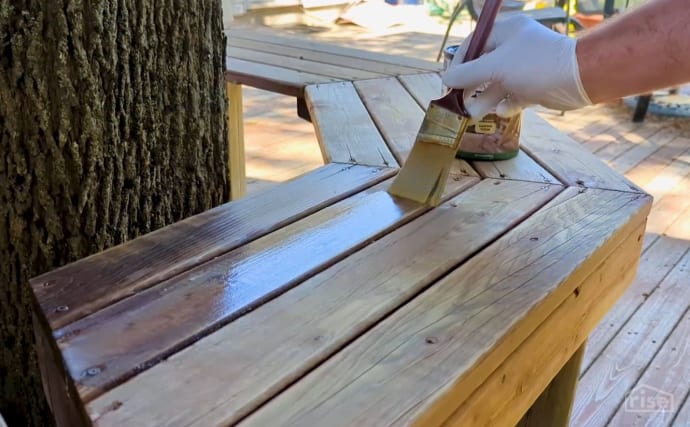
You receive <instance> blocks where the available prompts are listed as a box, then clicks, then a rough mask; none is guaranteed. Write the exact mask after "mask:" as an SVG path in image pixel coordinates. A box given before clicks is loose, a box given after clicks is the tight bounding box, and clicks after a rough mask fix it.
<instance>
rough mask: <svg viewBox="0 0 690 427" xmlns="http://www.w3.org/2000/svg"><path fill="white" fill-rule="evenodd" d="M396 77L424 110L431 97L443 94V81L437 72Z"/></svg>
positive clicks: (435, 97) (434, 97)
mask: <svg viewBox="0 0 690 427" xmlns="http://www.w3.org/2000/svg"><path fill="white" fill-rule="evenodd" d="M398 79H399V80H400V82H401V83H402V84H403V86H405V87H406V88H407V90H408V91H409V92H410V94H411V95H412V96H413V97H414V99H415V100H417V103H418V104H419V105H420V106H421V107H422V108H423V109H424V110H426V109H427V108H428V107H429V103H430V102H431V100H432V99H437V98H440V97H442V96H443V82H442V81H441V76H439V75H438V74H437V73H424V74H412V75H408V76H400V77H398Z"/></svg>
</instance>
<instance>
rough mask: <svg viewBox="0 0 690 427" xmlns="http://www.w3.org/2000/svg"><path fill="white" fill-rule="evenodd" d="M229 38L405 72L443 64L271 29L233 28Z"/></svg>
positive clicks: (436, 68)
mask: <svg viewBox="0 0 690 427" xmlns="http://www.w3.org/2000/svg"><path fill="white" fill-rule="evenodd" d="M227 35H228V39H230V38H233V37H234V38H240V39H249V40H256V41H261V42H265V43H272V44H277V45H284V46H291V47H297V48H300V49H310V50H314V51H316V52H324V53H332V54H336V55H341V56H349V57H353V58H364V59H368V60H371V61H376V62H381V63H386V64H392V65H396V66H399V67H400V72H401V73H403V74H406V73H409V72H411V71H414V70H418V71H439V70H440V69H441V64H437V63H434V62H430V61H424V60H421V59H416V58H412V57H407V56H399V55H389V54H385V53H380V52H372V51H368V50H364V49H355V48H348V47H344V46H339V45H335V44H332V43H324V42H316V41H310V40H305V39H304V38H299V37H289V36H286V35H284V34H280V35H278V34H275V33H273V32H269V31H262V30H256V29H251V30H249V31H247V30H242V29H231V30H228V31H227Z"/></svg>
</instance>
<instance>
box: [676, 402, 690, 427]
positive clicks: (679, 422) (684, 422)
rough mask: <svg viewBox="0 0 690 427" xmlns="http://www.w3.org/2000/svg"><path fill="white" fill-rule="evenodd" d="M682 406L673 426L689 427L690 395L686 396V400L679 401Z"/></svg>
mask: <svg viewBox="0 0 690 427" xmlns="http://www.w3.org/2000/svg"><path fill="white" fill-rule="evenodd" d="M678 404H679V405H680V404H682V405H683V406H681V407H680V410H679V411H678V414H677V415H676V418H675V419H674V420H673V425H672V427H688V426H689V425H690V395H688V396H686V397H685V402H683V403H681V402H679V403H678Z"/></svg>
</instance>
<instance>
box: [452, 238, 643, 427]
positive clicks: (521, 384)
mask: <svg viewBox="0 0 690 427" xmlns="http://www.w3.org/2000/svg"><path fill="white" fill-rule="evenodd" d="M643 232H644V230H643V226H641V227H639V228H638V229H637V230H636V231H635V232H633V233H632V234H630V235H629V236H628V237H627V238H626V239H625V241H624V242H623V243H622V244H621V245H620V246H619V247H617V248H616V249H615V250H614V251H613V252H612V253H611V255H609V256H608V257H607V258H606V260H604V261H603V262H601V263H600V264H599V265H598V266H597V267H596V269H595V270H594V271H593V272H592V273H591V274H590V275H589V276H588V277H587V278H586V279H585V280H584V281H583V282H582V283H580V284H579V285H578V286H577V288H576V289H577V292H573V293H571V294H570V295H568V296H567V298H566V299H565V301H564V302H563V303H561V305H559V306H558V308H557V309H556V310H554V312H553V313H551V315H549V317H548V318H547V319H546V320H545V321H544V322H543V323H542V324H541V325H539V326H538V327H537V329H536V330H535V331H534V333H532V334H531V335H530V336H529V337H528V338H527V339H526V340H525V341H524V342H523V343H522V344H521V345H520V347H519V348H518V349H517V350H516V351H515V352H513V353H512V354H511V355H510V356H509V357H508V358H507V359H506V361H505V362H504V363H503V364H501V366H500V367H499V368H498V369H497V370H496V371H494V372H493V373H491V376H490V377H489V379H488V380H487V381H485V382H484V383H483V384H482V385H481V386H480V387H479V388H478V389H477V390H475V391H474V392H473V393H472V395H471V396H470V397H469V399H468V400H466V401H465V402H464V403H463V404H462V405H461V406H460V407H459V408H458V409H457V410H456V411H455V412H454V414H453V415H452V416H451V417H450V418H449V419H448V420H447V421H446V422H445V423H444V424H443V426H444V427H450V426H457V427H463V426H475V425H476V426H479V425H482V426H498V425H515V424H516V422H517V421H518V420H519V419H520V417H521V414H522V413H524V411H525V410H526V409H527V408H529V407H530V405H533V402H535V399H537V396H538V395H539V393H540V390H543V389H544V388H545V387H546V386H547V384H549V382H550V381H551V378H553V377H554V375H556V374H557V373H558V372H559V370H560V369H561V366H562V365H563V364H564V363H566V361H568V359H569V358H571V357H572V356H571V355H572V354H573V352H574V351H575V350H577V348H578V346H581V345H582V342H583V341H584V340H585V339H586V338H587V334H588V332H589V331H590V330H591V329H592V328H594V327H595V325H596V324H597V322H598V321H599V320H600V319H601V317H602V316H603V315H604V313H605V312H606V310H607V309H609V308H610V307H611V306H613V305H614V304H615V301H616V299H617V298H618V297H619V296H620V295H621V294H622V293H623V292H624V290H625V288H626V287H627V285H628V284H629V283H630V282H631V281H632V279H633V278H634V276H635V267H636V265H637V257H636V256H635V254H636V253H639V250H640V240H638V237H639V236H640V235H641V234H642V233H643ZM554 331H557V333H554ZM577 372H579V369H578V371H577ZM576 376H577V374H576ZM527 384H529V386H526V385H527ZM543 393H547V391H546V390H545V391H544V392H543ZM544 400H546V401H548V400H549V399H548V398H547V399H544ZM542 403H546V402H542ZM537 406H539V404H537ZM548 406H550V407H553V406H554V405H551V404H550V405H548ZM533 409H536V410H537V411H534V412H533V411H532V410H530V412H531V414H529V415H530V416H528V417H526V418H531V420H524V421H525V422H523V423H522V424H520V425H522V426H531V425H535V424H536V425H544V426H552V425H554V424H553V423H546V422H544V421H545V420H544V419H543V416H538V409H539V408H533ZM568 411H570V408H568ZM535 412H536V413H535ZM542 415H543V414H542ZM533 422H536V423H533Z"/></svg>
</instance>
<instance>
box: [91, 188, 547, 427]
mask: <svg viewBox="0 0 690 427" xmlns="http://www.w3.org/2000/svg"><path fill="white" fill-rule="evenodd" d="M558 191H559V187H557V186H544V185H538V184H534V183H521V182H498V181H496V182H492V181H490V180H485V181H483V182H481V183H479V184H477V185H476V186H474V187H472V188H470V189H468V190H467V191H465V192H463V193H461V194H460V195H459V196H457V197H455V198H454V199H451V200H450V201H449V202H448V203H446V204H443V205H441V206H439V207H437V208H436V209H433V210H431V211H430V212H428V213H427V214H425V215H424V216H422V217H420V218H417V219H416V220H414V221H412V222H410V223H408V224H406V225H405V226H403V227H401V228H398V229H397V230H395V231H394V232H392V233H390V234H388V235H387V236H386V237H384V238H382V239H381V240H379V241H377V242H375V243H372V244H371V245H370V246H368V247H366V248H364V249H363V250H361V251H360V252H358V253H355V254H354V255H352V256H351V257H349V258H347V259H345V260H344V261H342V262H340V263H338V264H336V265H334V266H332V267H331V268H329V269H328V270H326V271H324V272H322V273H321V274H318V275H316V276H314V277H312V278H311V279H309V280H307V281H306V282H304V283H302V284H300V286H297V287H295V288H293V289H292V290H291V291H289V292H287V293H285V294H283V295H281V296H280V297H279V298H277V299H275V300H273V301H271V302H269V303H267V304H265V305H263V306H261V307H259V308H257V309H256V310H254V311H252V312H251V313H248V314H247V315H245V316H243V317H241V318H239V319H237V320H236V321H234V322H233V323H230V324H229V325H227V326H225V327H224V328H222V329H220V330H219V331H217V332H215V333H214V334H212V335H210V336H208V337H206V338H204V339H202V340H201V341H199V342H198V343H196V344H194V345H193V346H191V347H190V348H188V349H186V350H184V351H182V352H180V353H178V354H177V355H175V357H174V358H172V359H170V360H168V361H164V362H161V363H160V364H159V365H158V366H156V367H154V368H152V369H151V370H149V371H147V372H144V373H143V374H141V375H139V376H137V377H135V378H134V379H132V380H130V381H129V382H127V383H125V384H123V385H122V386H120V387H118V388H116V389H114V390H111V391H110V392H108V393H107V394H105V395H103V396H102V397H100V398H98V399H96V400H94V401H92V402H91V404H90V405H89V411H90V412H91V414H92V416H93V417H97V416H98V417H100V420H101V423H102V425H103V426H106V425H116V424H118V423H125V424H127V423H132V422H137V423H142V424H146V423H153V424H170V423H172V424H185V425H211V424H230V423H233V422H235V421H237V420H238V419H239V418H240V417H242V416H243V415H246V414H247V413H249V412H250V411H252V410H253V409H255V408H256V407H258V406H259V405H261V404H262V403H263V402H265V401H266V400H267V399H268V398H270V397H271V396H272V395H274V394H276V393H277V392H278V391H279V390H281V389H282V388H283V387H285V386H286V385H287V384H289V383H290V382H291V381H292V380H294V379H296V378H298V377H299V376H301V375H303V374H304V373H305V372H307V371H308V370H310V369H312V368H313V367H314V366H315V365H317V364H318V363H319V362H321V361H322V360H324V359H325V358H327V357H329V356H330V355H331V354H332V353H333V352H335V351H337V350H338V349H339V348H340V347H342V346H343V345H344V344H346V343H347V342H349V341H350V340H352V339H353V338H355V337H356V336H357V335H359V334H361V333H362V332H363V331H365V330H366V329H367V328H368V327H370V326H372V325H373V324H375V323H376V322H377V321H378V320H380V319H381V318H382V317H385V316H386V315H387V314H388V313H389V312H390V311H392V310H394V309H395V308H396V307H398V306H399V305H400V304H402V303H403V302H404V301H406V300H407V299H409V298H410V297H412V296H413V295H415V294H416V293H418V292H420V290H422V289H423V288H424V287H426V286H427V285H428V284H430V283H432V282H433V281H434V280H435V279H436V278H438V277H439V276H441V275H443V274H444V272H446V271H447V270H449V269H451V268H453V267H454V266H455V265H456V264H458V263H460V262H462V261H463V260H464V259H466V258H467V257H469V256H471V255H472V254H473V253H474V252H475V251H476V250H478V249H479V248H481V247H482V246H484V245H486V244H487V243H488V242H490V241H491V240H492V239H495V238H496V237H497V236H499V235H500V234H501V233H502V232H503V231H504V230H506V229H509V228H511V227H513V226H514V225H515V224H516V223H518V222H519V221H521V220H522V219H523V218H525V217H526V216H528V215H529V214H530V212H531V211H533V210H534V209H537V208H538V206H540V205H542V204H544V203H545V202H546V201H548V200H549V199H550V198H552V197H553V196H554V195H555V194H557V192H558ZM228 360H232V363H227V362H226V361H228ZM171 375H172V376H171ZM163 378H168V379H173V378H174V379H175V381H176V382H178V383H179V384H186V385H185V386H184V387H177V386H171V387H168V388H164V389H160V387H158V386H154V387H155V388H156V389H158V390H159V391H160V392H159V393H150V390H151V387H152V386H153V385H154V384H155V383H157V382H158V381H160V380H161V379H163ZM228 378H232V381H231V382H228V381H227V379H228ZM166 381H168V380H166ZM195 384H197V385H195ZM165 390H169V392H168V391H165ZM113 401H118V402H122V406H121V407H119V408H118V409H117V410H115V411H112V412H107V413H104V411H107V408H109V407H110V406H111V404H112V402H113ZM192 401H193V402H195V403H194V404H191V403H190V402H192ZM175 402H179V403H175ZM179 405H183V406H187V407H189V408H194V409H193V410H190V411H178V412H171V411H167V410H163V408H166V407H170V406H172V407H175V406H179ZM155 408H161V409H160V410H158V409H155Z"/></svg>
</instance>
